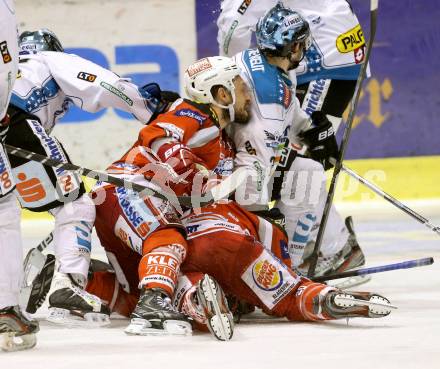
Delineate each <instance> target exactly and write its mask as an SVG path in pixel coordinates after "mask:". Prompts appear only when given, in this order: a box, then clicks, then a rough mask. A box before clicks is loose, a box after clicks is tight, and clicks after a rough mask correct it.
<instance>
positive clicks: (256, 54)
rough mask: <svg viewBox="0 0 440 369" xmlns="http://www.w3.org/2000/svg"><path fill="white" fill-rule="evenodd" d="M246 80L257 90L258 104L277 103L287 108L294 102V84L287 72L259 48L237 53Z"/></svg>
mask: <svg viewBox="0 0 440 369" xmlns="http://www.w3.org/2000/svg"><path fill="white" fill-rule="evenodd" d="M236 60H240V64H241V65H240V68H241V69H242V71H243V72H244V77H245V80H247V81H248V83H249V84H250V87H251V88H252V89H253V90H254V91H255V96H256V98H257V100H258V104H276V105H279V106H280V107H282V108H284V109H287V108H289V106H290V104H291V102H292V86H293V83H292V81H291V80H290V78H289V76H288V74H287V73H284V72H283V71H282V70H281V69H280V68H277V67H276V66H274V65H271V64H270V63H269V62H268V61H267V60H266V58H265V57H264V55H262V54H261V52H260V51H259V50H258V49H247V50H244V51H243V52H241V53H239V54H238V55H237V59H236Z"/></svg>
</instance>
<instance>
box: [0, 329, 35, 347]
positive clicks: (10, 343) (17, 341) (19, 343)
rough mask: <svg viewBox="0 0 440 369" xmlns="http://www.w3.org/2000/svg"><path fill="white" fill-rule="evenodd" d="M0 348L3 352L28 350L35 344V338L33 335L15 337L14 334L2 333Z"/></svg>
mask: <svg viewBox="0 0 440 369" xmlns="http://www.w3.org/2000/svg"><path fill="white" fill-rule="evenodd" d="M2 336H3V342H1V343H0V348H1V349H2V351H5V352H14V351H22V350H28V349H31V348H32V347H34V346H35V345H36V344H37V336H36V335H35V334H34V333H30V334H25V335H22V336H16V335H15V333H14V332H10V333H4V334H2Z"/></svg>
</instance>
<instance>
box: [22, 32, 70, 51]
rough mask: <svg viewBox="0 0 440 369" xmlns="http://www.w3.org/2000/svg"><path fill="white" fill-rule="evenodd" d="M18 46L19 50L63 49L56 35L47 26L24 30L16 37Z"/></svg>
mask: <svg viewBox="0 0 440 369" xmlns="http://www.w3.org/2000/svg"><path fill="white" fill-rule="evenodd" d="M18 46H19V47H20V49H21V51H64V49H63V46H62V45H61V42H60V40H58V37H57V36H56V35H55V33H53V32H52V31H50V30H48V29H47V28H41V29H39V30H38V31H24V32H23V33H22V34H21V35H20V37H19V38H18Z"/></svg>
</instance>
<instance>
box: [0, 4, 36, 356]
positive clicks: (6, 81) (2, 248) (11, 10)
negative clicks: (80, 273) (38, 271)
mask: <svg viewBox="0 0 440 369" xmlns="http://www.w3.org/2000/svg"><path fill="white" fill-rule="evenodd" d="M0 24H1V27H0V52H1V59H2V60H1V61H0V348H1V349H2V350H5V351H16V350H23V349H28V348H32V347H34V346H35V344H36V343H37V339H36V336H35V333H36V332H38V322H37V321H34V320H28V319H27V318H26V317H24V316H23V314H22V312H21V310H20V307H19V291H20V283H21V278H22V275H23V271H22V260H23V249H22V245H21V238H20V233H19V231H17V229H15V223H16V222H19V219H20V211H19V209H18V208H15V207H13V208H12V209H11V211H8V210H9V202H8V201H7V200H5V197H3V196H4V195H7V194H10V193H11V192H12V191H13V189H14V179H13V176H12V171H11V168H10V165H9V162H8V158H7V155H6V152H5V150H4V149H3V139H4V137H5V136H6V133H7V131H8V128H9V116H8V115H7V113H6V110H7V107H8V104H9V100H10V97H11V93H12V87H13V85H14V81H15V78H16V75H17V70H18V67H17V66H18V46H17V25H16V19H15V6H14V2H13V1H11V0H0ZM15 337H18V340H17V339H16V338H15ZM19 341H21V342H19Z"/></svg>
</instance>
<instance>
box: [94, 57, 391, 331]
mask: <svg viewBox="0 0 440 369" xmlns="http://www.w3.org/2000/svg"><path fill="white" fill-rule="evenodd" d="M235 68H236V67H235V64H234V63H231V61H230V60H224V59H217V58H214V59H212V58H208V59H204V60H202V61H199V62H197V63H195V64H194V65H193V66H191V67H190V68H189V70H188V72H187V82H189V86H188V85H187V90H189V88H190V87H191V86H192V83H193V82H194V86H198V88H201V85H203V83H204V82H205V83H208V81H209V82H210V83H212V84H213V85H216V84H221V85H223V84H226V85H228V84H227V81H230V80H231V79H232V78H233V77H232V76H231V75H229V74H226V76H227V78H226V76H223V74H222V72H225V71H227V70H235ZM191 71H193V73H197V76H198V78H195V79H194V78H193V79H191V78H188V77H189V74H190V73H191ZM194 71H196V72H194ZM211 71H212V72H213V73H214V74H215V73H217V78H219V80H215V79H214V78H213V77H212V74H211ZM235 75H236V74H235ZM234 79H235V77H234ZM239 81H240V80H239ZM240 83H241V81H240ZM235 84H237V81H235V82H234V85H235ZM229 86H230V85H229ZM211 87H212V86H209V85H206V86H205V87H204V88H203V89H204V90H205V91H206V90H207V91H210V90H211ZM236 87H237V86H236ZM203 89H201V90H203ZM216 90H217V93H218V94H221V92H222V91H223V93H224V92H225V91H226V88H225V87H224V88H217V89H216ZM189 92H191V91H189ZM238 94H240V95H241V96H240V95H238ZM236 95H237V96H236V104H235V105H236V107H235V112H236V115H238V114H237V113H238V112H239V111H241V113H240V114H239V115H238V116H240V115H241V116H242V120H243V121H246V119H243V118H244V116H246V114H245V112H246V111H247V110H246V109H244V107H245V106H247V103H248V99H246V98H243V97H244V96H246V95H247V94H246V93H245V94H242V93H240V91H239V90H238V91H237V88H236ZM220 97H221V96H217V98H220ZM200 99H203V96H201V98H200ZM205 101H206V100H205ZM229 101H230V100H229ZM237 104H238V106H237ZM240 106H241V108H242V109H239V107H240ZM206 108H207V106H206V105H205V106H203V104H202V105H200V104H195V103H193V102H191V101H188V100H177V101H176V102H175V103H174V104H173V106H172V107H171V109H170V111H169V112H167V113H166V114H163V115H160V116H159V117H158V119H157V120H156V121H155V122H153V124H152V125H151V126H148V127H145V128H144V129H143V130H142V131H141V133H140V135H139V140H138V142H137V143H136V144H135V145H134V146H133V147H132V148H131V149H130V150H129V152H128V153H127V154H126V155H125V156H124V158H123V159H121V160H119V161H117V162H115V163H114V164H113V165H112V166H111V167H110V168H109V171H111V172H112V174H114V175H118V174H119V175H123V176H124V177H125V178H130V179H131V180H136V178H137V179H138V180H140V183H143V184H146V185H148V184H151V183H150V177H149V175H147V176H146V177H147V178H148V179H147V178H145V176H144V174H147V173H149V172H147V173H146V172H145V169H146V168H147V169H149V170H150V169H152V168H153V169H155V170H157V167H155V166H151V165H150V164H152V162H150V161H151V160H152V158H154V155H155V156H156V157H159V160H156V161H155V164H158V163H159V162H162V163H163V162H168V163H169V164H171V162H170V161H169V157H170V156H171V157H172V155H171V154H172V153H174V152H175V151H179V150H180V149H184V150H185V151H184V152H179V155H180V158H179V160H177V161H176V162H175V163H173V165H172V166H173V167H174V169H173V171H176V170H178V171H179V172H180V173H182V172H184V171H190V173H189V174H191V173H192V172H193V171H196V170H197V167H196V166H195V165H194V163H195V162H197V163H198V164H199V165H202V164H204V166H205V167H208V168H214V165H217V164H218V162H219V161H218V158H220V157H221V158H222V159H223V160H222V161H221V163H222V164H223V169H222V168H221V167H220V166H218V165H217V167H216V168H217V170H216V171H217V172H218V174H220V175H221V174H230V171H231V169H232V166H231V165H230V164H228V165H226V166H225V165H224V164H226V163H227V162H228V161H230V160H231V158H232V155H233V153H232V152H230V151H229V149H228V150H226V151H225V150H224V149H225V148H227V146H228V145H226V142H227V141H223V140H227V137H226V136H225V135H223V134H222V136H221V137H222V139H220V136H219V130H218V128H217V129H214V127H216V126H215V125H214V124H212V121H211V120H212V119H213V116H212V114H213V112H210V111H209V110H206ZM211 108H213V109H214V110H215V111H219V110H218V109H217V108H216V107H215V106H212V105H211ZM221 109H223V108H221ZM218 114H219V116H220V117H222V115H221V110H220V111H219V113H218ZM242 114H243V115H242ZM221 121H222V118H221V119H220V120H219V122H221ZM189 127H193V129H194V131H193V132H192V133H189V132H188V130H187V129H188V128H189ZM206 129H208V130H212V131H214V133H215V134H214V135H213V136H211V135H209V134H203V135H200V133H209V132H206V131H205V130H206ZM152 133H154V135H153V136H151V134H152ZM198 134H199V135H198ZM188 135H189V137H192V138H194V137H195V138H199V139H203V141H196V140H194V139H192V138H190V139H188ZM152 137H154V139H152ZM212 140H214V141H212ZM154 141H157V143H158V145H154V144H151V142H154ZM210 142H211V144H213V145H212V146H211V147H212V148H213V149H212V150H209V149H208V148H209V147H210V146H207V145H209V143H210ZM182 143H185V144H186V146H183V144H182ZM162 145H167V146H165V148H166V150H169V146H168V145H171V147H174V145H179V146H178V148H176V149H175V150H169V151H168V152H169V153H170V155H169V156H168V158H167V159H165V158H164V159H162V160H160V157H161V152H162V151H161V150H160V148H161V147H162ZM221 146H222V147H223V149H222V152H223V153H222V154H220V152H219V151H218V150H219V149H218V148H219V147H221ZM158 148H159V150H158ZM153 150H154V151H153ZM196 154H198V155H199V157H196V156H195V155H196ZM207 154H209V156H206V155H207ZM152 155H153V157H152ZM211 156H213V158H214V159H215V158H217V159H215V160H211V161H210V162H211V163H214V164H207V160H209V159H210V158H211ZM182 164H183V166H184V167H183V168H182V167H180V168H181V169H179V166H178V165H182ZM159 168H160V166H159ZM169 169H171V168H169ZM160 173H161V174H162V175H165V173H164V172H160ZM186 174H187V173H186ZM194 177H195V176H194ZM176 178H177V179H179V178H180V177H179V176H176ZM187 178H188V177H187ZM154 179H156V180H157V178H155V177H154V176H153V178H151V180H154ZM162 184H163V183H162ZM177 185H180V188H179V191H180V193H182V192H188V191H190V187H192V186H191V183H189V182H188V181H185V182H181V183H180V184H179V183H177ZM182 185H183V187H182ZM172 187H173V188H176V186H174V185H173V186H172ZM94 193H95V201H96V202H97V204H98V205H97V218H96V223H95V226H96V229H97V233H98V236H99V238H100V240H101V243H102V245H103V246H104V248H105V249H106V251H107V255H108V258H109V261H110V263H111V264H112V269H113V271H111V272H110V271H101V272H95V273H93V277H92V278H91V279H90V280H89V284H88V286H87V290H88V291H89V292H90V293H93V294H96V295H97V296H100V297H101V298H102V299H103V300H104V301H107V302H108V303H109V306H110V309H111V310H112V311H114V312H118V313H120V314H122V315H124V316H129V315H130V314H131V316H132V318H133V319H132V324H130V326H129V327H128V328H127V330H126V331H127V333H131V334H164V333H165V334H187V333H188V332H190V328H189V325H188V322H187V320H188V318H187V316H190V317H191V318H192V319H193V321H194V322H197V323H199V324H200V323H205V324H207V325H208V328H209V329H210V330H211V331H212V332H213V333H214V335H215V336H216V337H217V338H219V339H228V338H230V337H231V335H232V329H233V323H232V318H231V316H230V313H229V310H228V307H227V304H226V302H225V299H224V296H223V293H222V291H221V288H220V285H221V286H222V287H223V288H224V289H225V290H226V291H227V292H228V293H230V294H232V295H234V296H236V297H237V298H239V299H240V300H243V301H245V302H247V303H248V304H251V305H254V306H258V307H261V308H262V309H263V310H264V311H266V312H268V313H270V314H273V315H277V316H285V317H287V318H288V319H291V320H326V319H336V318H345V317H357V316H360V317H381V316H385V315H388V314H389V312H390V311H391V307H390V304H389V301H388V300H387V299H385V298H383V297H381V296H380V295H377V294H370V293H345V292H342V291H340V290H337V289H335V288H333V287H327V286H326V285H324V284H320V283H314V282H311V281H310V280H308V279H306V278H303V277H299V276H298V275H297V274H296V273H295V272H294V271H293V270H292V269H291V268H290V267H289V265H290V262H291V261H290V257H289V254H288V252H287V238H286V236H285V235H284V233H283V232H282V231H280V229H278V228H277V227H275V226H273V225H272V224H271V223H269V222H268V221H266V220H264V219H263V218H260V217H257V216H256V215H254V214H252V213H249V212H247V211H245V210H244V209H242V208H240V207H239V206H238V205H236V204H235V203H234V202H228V203H227V204H217V205H211V206H208V207H206V208H203V209H195V210H194V211H193V212H191V213H189V214H186V216H185V217H184V218H183V224H182V222H180V221H179V220H178V215H177V213H176V211H175V210H174V209H173V208H172V206H171V205H170V204H169V203H166V202H164V201H162V200H159V199H156V198H148V199H146V200H141V199H140V198H139V197H138V196H137V195H136V194H134V193H132V192H130V191H127V190H125V189H123V188H115V187H114V186H111V185H106V184H101V185H99V186H98V187H97V188H96V189H95V192H94ZM100 197H101V199H103V202H102V201H100V200H99V198H100ZM184 226H185V227H186V231H187V233H188V240H187V241H186V240H185V238H184V237H183V236H182V233H181V232H183V231H184ZM176 250H181V253H180V254H177V253H176ZM182 250H185V251H182ZM269 250H271V252H269ZM272 253H273V254H272ZM274 255H276V257H277V258H278V259H277V258H275V257H274ZM185 257H186V258H185ZM182 262H183V264H182ZM180 264H182V267H181V270H182V272H183V274H182V276H181V277H180V278H179V283H178V285H177V287H175V286H176V281H177V275H178V273H179V265H180ZM216 280H218V282H219V283H220V284H218V283H217V282H216ZM139 286H140V287H141V289H140V290H139V288H138V287H139ZM174 292H175V293H174ZM139 296H140V297H139ZM171 297H173V302H174V303H173V304H171V301H170V298H171ZM176 308H177V309H178V310H179V311H180V312H181V313H179V312H178V311H177V310H175V309H176ZM182 313H184V314H186V315H184V314H182ZM176 322H177V324H176Z"/></svg>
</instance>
